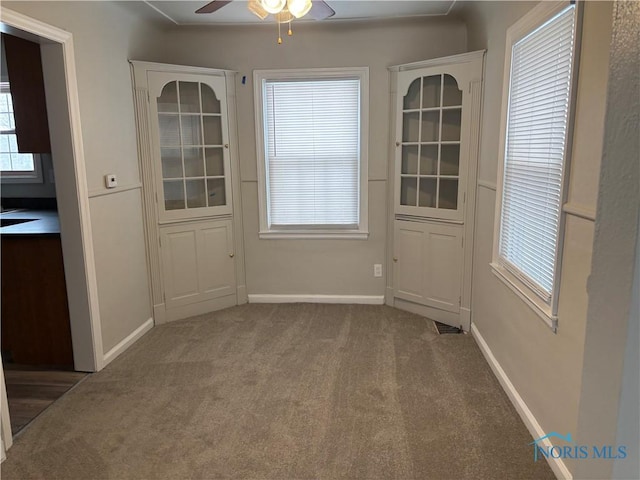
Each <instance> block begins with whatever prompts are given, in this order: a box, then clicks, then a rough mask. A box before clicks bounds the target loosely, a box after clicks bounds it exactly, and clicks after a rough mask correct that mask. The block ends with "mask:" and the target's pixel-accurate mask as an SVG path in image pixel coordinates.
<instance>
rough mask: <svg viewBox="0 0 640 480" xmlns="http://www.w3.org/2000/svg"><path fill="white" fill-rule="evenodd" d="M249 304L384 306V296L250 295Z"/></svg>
mask: <svg viewBox="0 0 640 480" xmlns="http://www.w3.org/2000/svg"><path fill="white" fill-rule="evenodd" d="M249 303H347V304H348V303H353V304H361V305H384V295H271V294H249Z"/></svg>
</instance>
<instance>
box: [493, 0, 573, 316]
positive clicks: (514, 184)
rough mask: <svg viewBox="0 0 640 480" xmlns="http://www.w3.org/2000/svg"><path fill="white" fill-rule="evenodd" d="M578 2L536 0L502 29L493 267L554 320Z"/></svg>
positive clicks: (532, 304)
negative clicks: (502, 93)
mask: <svg viewBox="0 0 640 480" xmlns="http://www.w3.org/2000/svg"><path fill="white" fill-rule="evenodd" d="M576 18H577V12H576V6H575V5H573V4H569V3H568V2H554V3H548V2H542V3H541V4H540V5H539V6H538V7H536V8H534V10H532V11H531V12H530V14H528V15H526V16H525V17H524V18H523V19H522V20H521V21H519V22H518V23H517V24H516V25H514V26H513V27H511V28H510V29H509V31H508V32H507V49H508V53H507V59H506V62H507V63H506V71H505V83H504V85H505V88H506V89H507V91H506V92H505V96H504V101H503V109H504V111H503V123H502V132H503V134H504V137H503V142H502V143H501V160H502V161H501V162H500V163H501V172H500V175H499V180H498V181H499V186H498V192H497V194H498V195H497V204H496V205H497V211H498V212H499V215H498V216H497V219H496V235H495V236H494V255H493V264H492V266H493V269H494V272H495V273H496V274H497V275H498V277H499V278H501V279H502V280H504V281H505V282H506V283H507V285H509V286H510V287H511V288H512V289H514V290H515V291H516V292H517V293H518V294H519V295H520V297H521V298H523V299H524V300H525V302H526V303H528V304H529V305H530V306H531V307H532V308H534V310H536V312H537V313H538V314H539V315H540V316H541V317H542V318H543V319H544V320H545V321H546V322H547V323H548V324H549V325H550V326H551V327H552V328H553V329H555V328H556V324H557V319H556V310H557V291H558V277H559V266H560V251H561V245H562V232H563V225H562V223H563V218H562V203H563V190H564V189H563V185H564V176H565V172H566V170H567V168H566V167H567V162H568V156H569V150H570V140H571V136H570V130H571V129H570V125H571V107H572V105H571V104H572V90H573V83H574V82H573V73H574V70H575V52H576V38H577V35H576V29H577V23H578V22H577V20H576Z"/></svg>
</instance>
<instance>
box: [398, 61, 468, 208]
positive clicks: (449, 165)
mask: <svg viewBox="0 0 640 480" xmlns="http://www.w3.org/2000/svg"><path fill="white" fill-rule="evenodd" d="M399 102H400V105H399V118H398V123H399V129H398V130H399V132H398V136H399V139H398V141H397V147H398V149H397V158H396V161H397V168H396V172H397V178H398V182H397V192H396V199H397V200H396V202H397V204H396V212H397V213H404V214H408V215H420V216H429V217H433V218H443V219H461V218H462V205H461V203H462V202H461V196H462V191H461V189H462V188H463V185H462V156H461V153H462V148H461V146H462V142H461V140H462V138H461V135H462V128H463V92H462V90H461V89H460V88H459V86H458V82H457V81H456V79H455V78H454V77H453V76H452V75H449V74H447V73H438V74H434V75H424V76H417V77H415V78H414V79H413V80H412V81H411V82H410V83H409V85H408V88H407V90H406V93H405V94H404V95H402V94H401V95H399Z"/></svg>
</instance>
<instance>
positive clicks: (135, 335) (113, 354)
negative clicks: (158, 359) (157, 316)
mask: <svg viewBox="0 0 640 480" xmlns="http://www.w3.org/2000/svg"><path fill="white" fill-rule="evenodd" d="M152 328H153V318H150V319H149V320H147V321H146V322H144V323H143V324H142V325H140V326H139V327H138V328H136V329H135V330H134V331H133V332H131V334H129V335H128V336H127V337H125V338H124V339H123V340H122V341H121V342H120V343H118V344H117V345H116V346H115V347H113V348H112V349H111V350H109V351H108V352H107V353H105V354H104V357H103V360H102V367H103V368H104V367H106V366H107V365H109V364H110V363H111V362H112V361H113V360H115V359H116V358H117V357H118V356H119V355H120V354H121V353H123V352H124V351H125V350H126V349H127V348H129V347H130V346H131V345H133V344H134V343H135V342H136V341H137V340H139V339H140V337H142V336H143V335H144V334H145V333H147V332H148V331H149V330H151V329H152Z"/></svg>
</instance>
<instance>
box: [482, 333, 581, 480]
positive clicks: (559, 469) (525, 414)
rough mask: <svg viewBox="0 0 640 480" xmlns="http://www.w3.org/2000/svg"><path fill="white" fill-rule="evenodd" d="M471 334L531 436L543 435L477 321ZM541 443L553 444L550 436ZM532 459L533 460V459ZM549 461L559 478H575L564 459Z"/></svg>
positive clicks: (543, 432) (568, 479)
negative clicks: (482, 333) (480, 330)
mask: <svg viewBox="0 0 640 480" xmlns="http://www.w3.org/2000/svg"><path fill="white" fill-rule="evenodd" d="M471 335H472V336H473V338H474V340H475V341H476V343H477V344H478V347H480V351H481V352H482V355H484V358H485V360H486V361H487V363H488V364H489V366H490V367H491V370H492V371H493V374H494V375H495V376H496V378H497V379H498V382H500V385H501V386H502V389H503V390H504V391H505V393H506V394H507V396H508V397H509V400H511V403H512V404H513V406H514V407H515V409H516V411H517V412H518V415H520V418H521V419H522V421H523V422H524V424H525V426H526V427H527V430H529V433H530V434H531V436H532V437H533V438H534V439H535V438H540V437H543V436H544V435H545V434H546V433H547V432H545V431H544V430H543V429H542V427H541V426H540V423H538V420H537V419H536V417H535V416H534V415H533V413H532V412H531V410H529V407H528V406H527V404H526V403H525V401H524V399H523V398H522V397H521V396H520V394H519V393H518V391H517V390H516V387H514V386H513V383H511V380H509V377H508V376H507V374H506V373H505V371H504V370H503V369H502V366H500V363H498V360H496V357H494V356H493V352H492V351H491V349H490V348H489V345H488V344H487V342H486V341H485V340H484V338H483V337H482V335H481V334H480V332H479V331H478V327H476V325H475V323H474V324H471ZM541 443H542V444H543V445H544V446H545V447H549V448H550V447H552V446H553V445H552V443H551V442H550V441H549V439H548V438H546V439H544V440H543V441H542V442H541ZM531 461H533V459H532V460H531ZM547 462H548V463H549V466H550V467H551V470H553V473H554V474H555V475H556V477H557V478H564V479H567V480H571V479H573V475H571V472H570V471H569V469H568V468H567V466H566V465H565V463H564V462H563V461H562V459H561V458H551V457H550V458H547Z"/></svg>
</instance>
